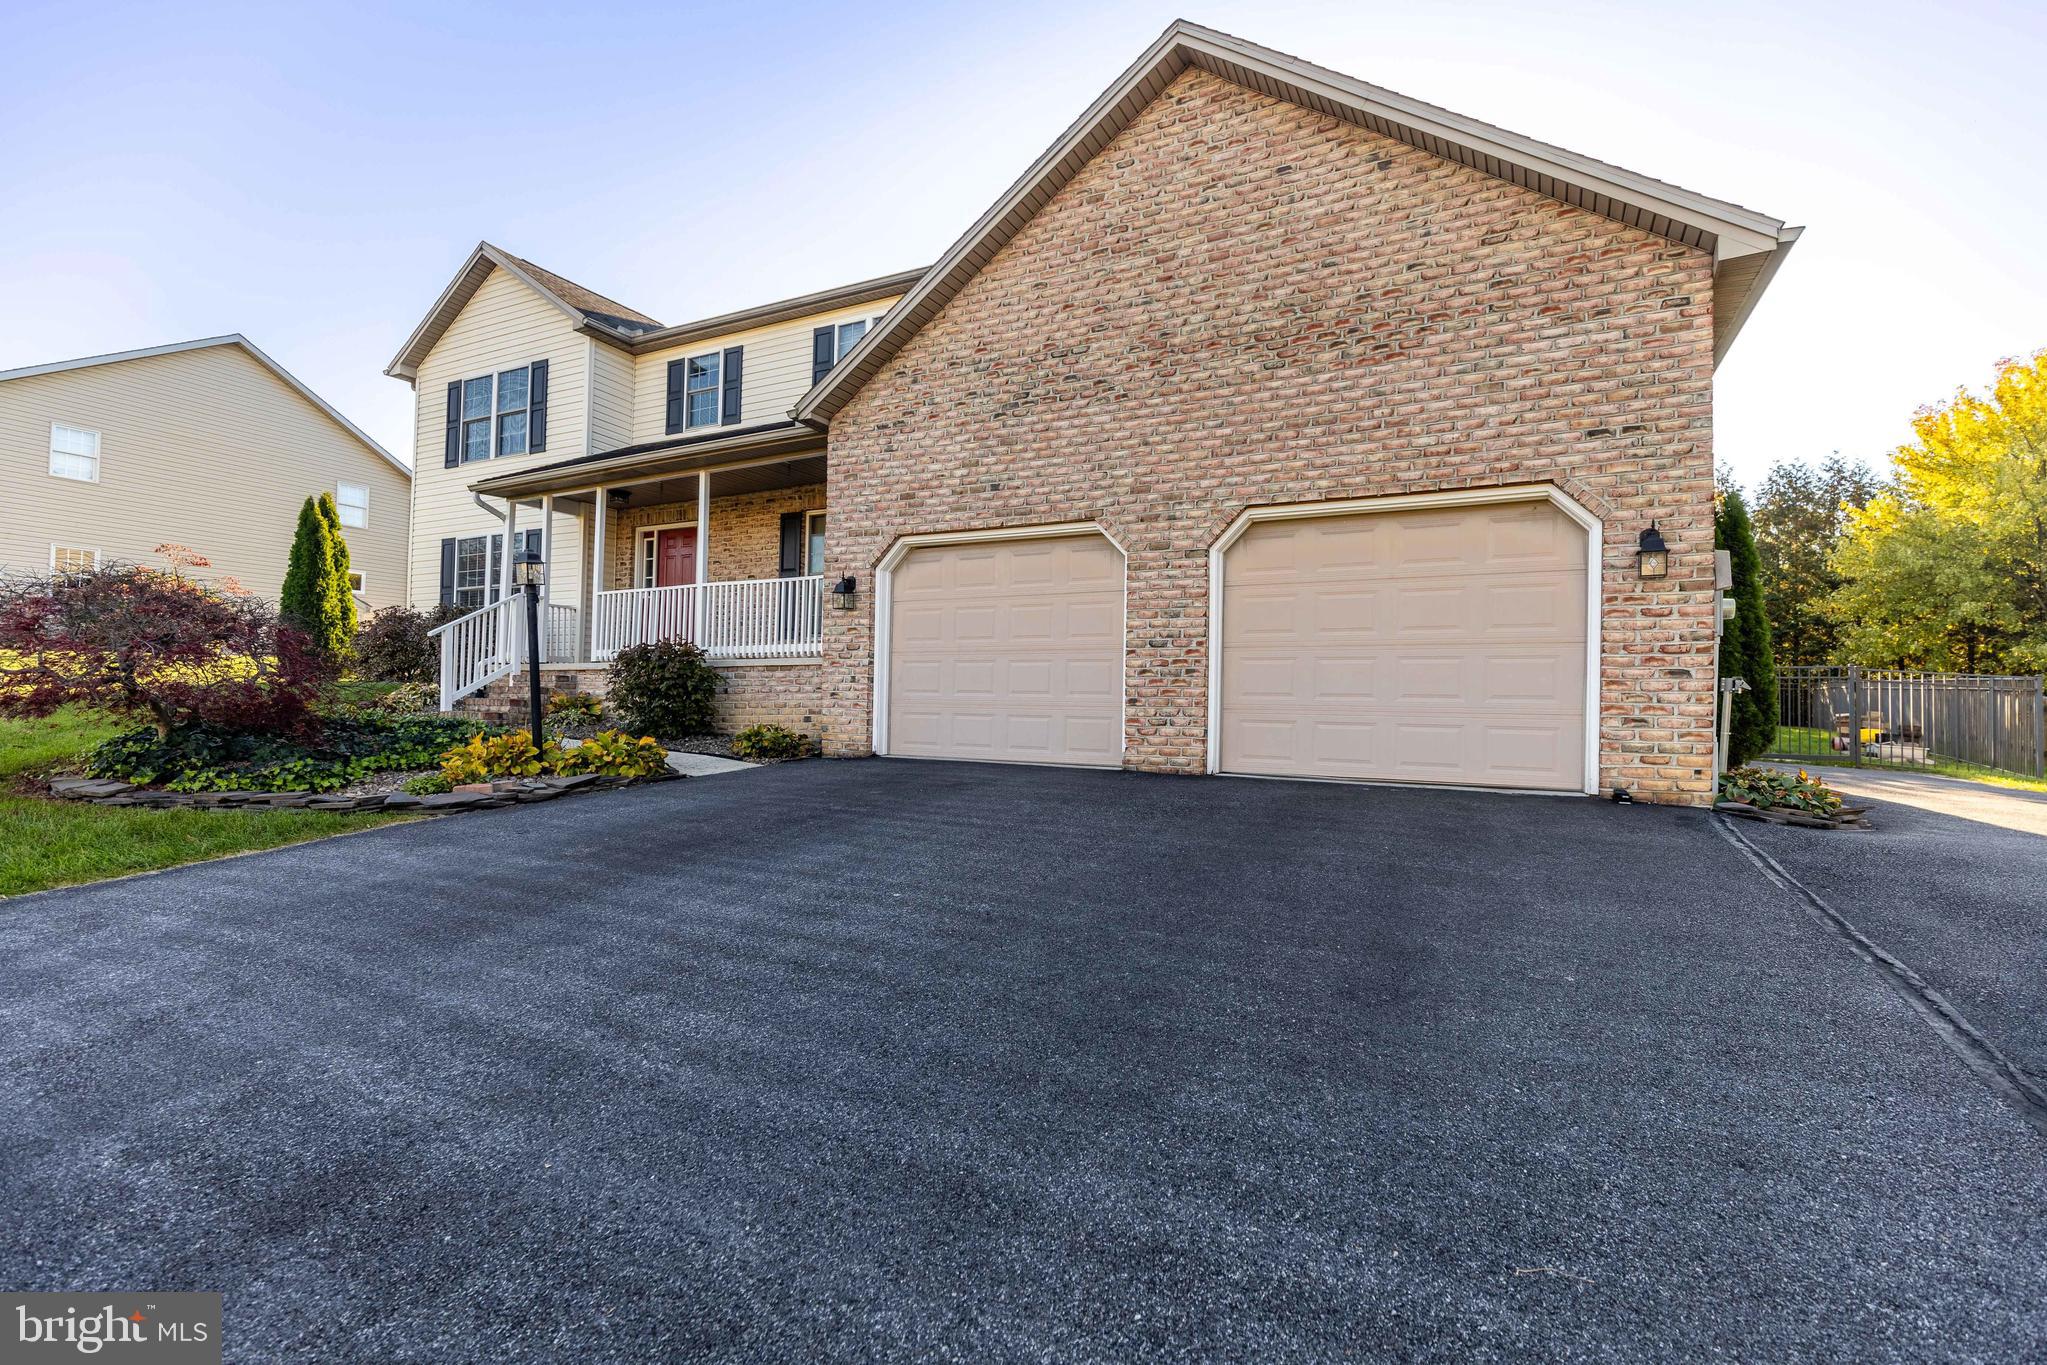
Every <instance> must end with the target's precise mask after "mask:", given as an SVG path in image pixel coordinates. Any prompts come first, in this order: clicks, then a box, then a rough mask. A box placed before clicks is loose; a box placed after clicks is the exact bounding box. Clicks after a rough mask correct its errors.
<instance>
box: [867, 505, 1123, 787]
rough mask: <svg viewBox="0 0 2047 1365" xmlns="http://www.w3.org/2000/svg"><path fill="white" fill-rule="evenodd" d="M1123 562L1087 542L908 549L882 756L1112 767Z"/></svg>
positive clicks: (1117, 749)
mask: <svg viewBox="0 0 2047 1365" xmlns="http://www.w3.org/2000/svg"><path fill="white" fill-rule="evenodd" d="M1122 735H1123V556H1122V554H1121V553H1120V552H1118V551H1117V549H1116V547H1115V546H1113V545H1111V544H1110V543H1109V542H1108V541H1107V540H1106V539H1104V538H1103V537H1101V536H1099V535H1083V536H1060V537H1051V538H1046V539H1041V540H1004V541H991V542H987V543H984V544H975V545H944V546H928V547H925V548H923V549H917V550H912V551H910V553H909V554H908V555H906V556H905V557H904V558H903V560H902V562H901V563H900V564H899V565H897V566H896V569H895V571H894V583H893V587H892V591H891V595H890V606H889V673H888V736H887V746H886V747H887V750H888V752H889V753H892V754H901V755H905V756H909V757H920V758H977V759H989V760H995V761H1000V762H1008V763H1083V764H1106V765H1110V766H1113V765H1115V764H1117V763H1119V762H1120V761H1121V759H1122Z"/></svg>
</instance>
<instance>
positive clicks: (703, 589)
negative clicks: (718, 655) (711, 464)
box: [690, 470, 711, 649]
mask: <svg viewBox="0 0 2047 1365" xmlns="http://www.w3.org/2000/svg"><path fill="white" fill-rule="evenodd" d="M710 579H711V475H710V472H709V471H708V470H700V471H698V473H697V594H696V622H695V629H694V630H692V631H691V633H690V638H691V639H692V640H695V641H696V643H697V647H698V648H699V649H701V648H703V646H704V606H705V603H706V602H707V600H708V599H709V597H710V595H711V589H710Z"/></svg>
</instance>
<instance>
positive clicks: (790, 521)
mask: <svg viewBox="0 0 2047 1365" xmlns="http://www.w3.org/2000/svg"><path fill="white" fill-rule="evenodd" d="M802 573H803V513H801V512H784V513H783V514H782V577H784V578H797V577H800V576H801V575H802Z"/></svg>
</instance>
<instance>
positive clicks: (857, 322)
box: [832, 318, 871, 363]
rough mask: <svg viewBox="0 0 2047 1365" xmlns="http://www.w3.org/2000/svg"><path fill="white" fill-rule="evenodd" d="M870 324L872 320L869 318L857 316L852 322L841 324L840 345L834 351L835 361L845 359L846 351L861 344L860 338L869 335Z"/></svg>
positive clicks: (833, 357) (833, 358)
mask: <svg viewBox="0 0 2047 1365" xmlns="http://www.w3.org/2000/svg"><path fill="white" fill-rule="evenodd" d="M870 325H871V322H870V320H869V319H867V318H855V319H853V321H851V322H842V323H840V324H839V334H838V345H837V347H836V348H835V349H834V351H833V352H832V360H833V362H834V363H837V362H838V361H839V360H842V359H844V358H845V355H846V352H848V351H850V350H852V349H853V348H854V347H855V346H857V345H859V344H860V338H861V337H864V336H866V335H867V329H868V327H869V326H870Z"/></svg>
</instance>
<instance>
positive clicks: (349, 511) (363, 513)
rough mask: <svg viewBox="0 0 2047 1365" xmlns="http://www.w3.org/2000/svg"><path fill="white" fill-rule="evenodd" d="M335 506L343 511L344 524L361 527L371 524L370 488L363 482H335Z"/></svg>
mask: <svg viewBox="0 0 2047 1365" xmlns="http://www.w3.org/2000/svg"><path fill="white" fill-rule="evenodd" d="M334 507H335V510H337V511H338V512H340V513H341V524H342V525H343V526H353V527H356V528H358V529H360V528H361V527H364V526H368V525H369V524H370V490H369V489H368V488H367V487H366V486H365V485H363V484H359V483H337V484H335V485H334Z"/></svg>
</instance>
